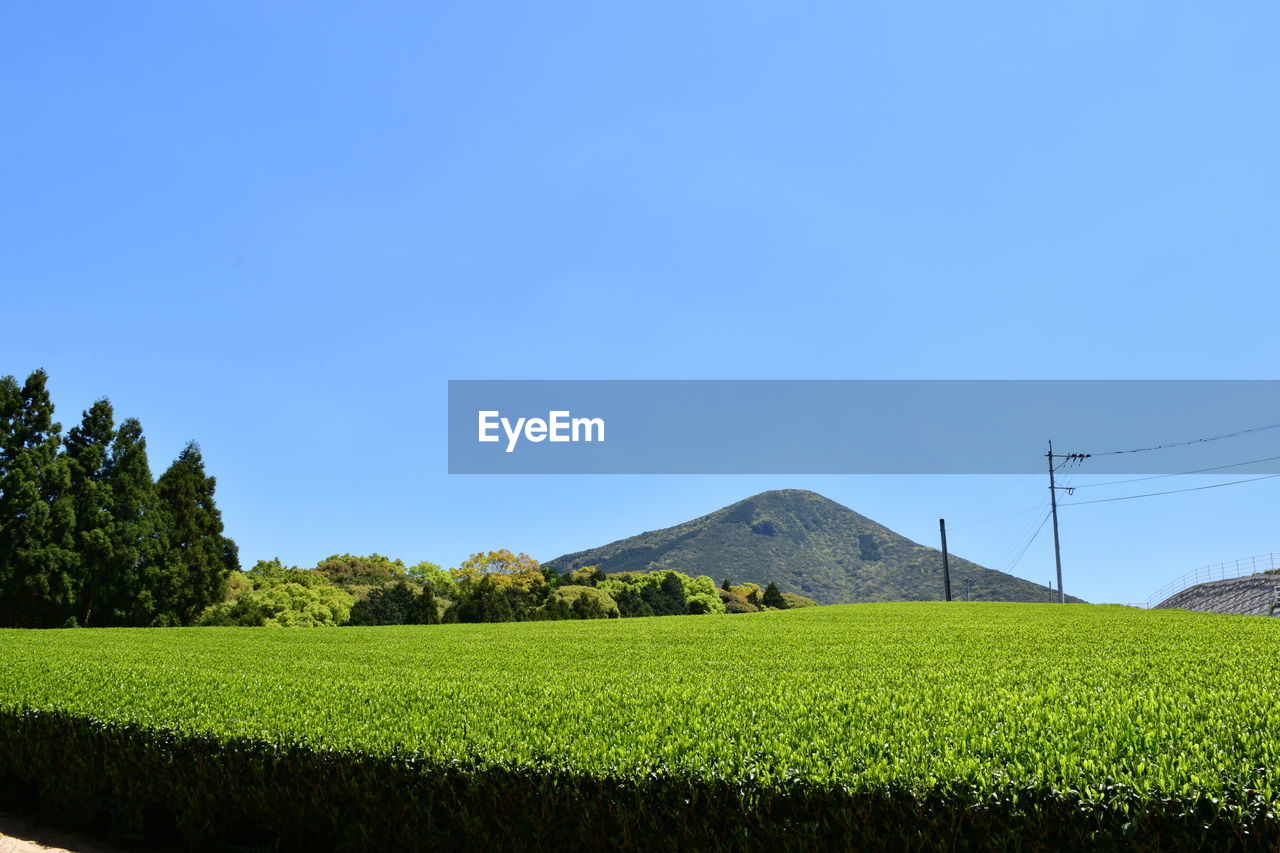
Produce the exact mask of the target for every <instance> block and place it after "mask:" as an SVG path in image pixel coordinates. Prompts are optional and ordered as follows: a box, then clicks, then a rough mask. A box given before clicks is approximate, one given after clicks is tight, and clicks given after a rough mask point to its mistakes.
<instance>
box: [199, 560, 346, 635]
mask: <svg viewBox="0 0 1280 853" xmlns="http://www.w3.org/2000/svg"><path fill="white" fill-rule="evenodd" d="M227 587H228V597H227V599H226V600H225V601H222V602H221V603H219V604H216V605H213V606H211V607H209V608H207V609H206V610H205V611H204V613H203V614H201V616H200V618H199V620H198V623H197V624H199V625H202V626H205V627H231V626H235V627H250V628H252V627H264V626H265V627H278V628H319V627H334V626H337V625H341V624H343V623H345V622H346V621H347V620H348V619H349V618H350V616H351V610H352V607H353V605H354V604H355V599H354V598H353V597H352V596H351V595H350V594H349V593H347V592H346V591H344V590H342V589H339V588H338V587H336V586H334V585H333V584H331V583H330V582H329V579H328V578H327V577H325V576H324V575H321V574H319V573H318V572H314V571H311V570H308V569H298V568H286V567H285V565H284V564H283V563H281V562H280V560H279V559H278V558H277V559H274V560H259V561H258V563H257V564H256V565H254V567H253V568H252V569H250V570H249V571H247V572H236V573H234V574H233V575H232V576H231V577H230V578H229V579H228V581H227Z"/></svg>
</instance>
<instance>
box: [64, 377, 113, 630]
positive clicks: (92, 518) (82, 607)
mask: <svg viewBox="0 0 1280 853" xmlns="http://www.w3.org/2000/svg"><path fill="white" fill-rule="evenodd" d="M114 438H115V413H114V412H113V411H112V408H111V402H110V401H109V400H106V399H102V400H99V401H97V402H96V403H94V404H93V406H92V407H90V408H89V410H88V411H86V412H85V413H84V416H83V418H82V420H81V422H80V425H79V426H75V427H72V428H71V432H69V433H68V434H67V440H66V442H65V446H66V457H67V463H68V469H69V476H70V490H69V492H68V494H69V495H70V498H71V502H72V506H73V508H74V509H75V550H76V565H75V582H76V614H75V615H76V620H77V621H78V622H79V623H80V624H81V625H84V626H87V625H89V624H90V623H91V620H92V619H93V616H94V607H95V606H97V605H98V604H100V603H101V601H102V591H103V589H104V587H105V586H107V585H108V584H109V583H110V572H111V567H110V556H111V531H112V527H113V515H112V512H113V501H112V499H111V484H110V483H109V482H107V471H108V463H109V462H110V454H111V442H112V440H113V439H114Z"/></svg>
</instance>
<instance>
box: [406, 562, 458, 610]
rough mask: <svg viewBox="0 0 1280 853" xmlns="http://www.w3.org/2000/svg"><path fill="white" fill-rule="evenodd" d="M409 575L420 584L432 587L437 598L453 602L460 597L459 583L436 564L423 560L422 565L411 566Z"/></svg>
mask: <svg viewBox="0 0 1280 853" xmlns="http://www.w3.org/2000/svg"><path fill="white" fill-rule="evenodd" d="M408 575H409V577H410V579H412V580H414V581H416V582H418V583H419V584H422V585H423V586H429V587H431V591H432V592H433V593H434V594H435V596H436V598H444V599H449V600H452V599H454V598H457V597H458V582H457V581H456V580H454V579H453V575H451V574H450V573H449V572H446V571H445V570H444V569H442V568H440V567H439V566H437V565H436V564H435V563H429V562H427V561H426V560H423V561H422V562H421V563H418V564H416V565H413V566H410V567H409V570H408Z"/></svg>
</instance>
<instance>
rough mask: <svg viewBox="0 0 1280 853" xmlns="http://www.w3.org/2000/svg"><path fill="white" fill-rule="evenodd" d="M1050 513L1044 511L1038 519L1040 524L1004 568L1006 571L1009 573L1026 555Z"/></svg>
mask: <svg viewBox="0 0 1280 853" xmlns="http://www.w3.org/2000/svg"><path fill="white" fill-rule="evenodd" d="M1051 515H1053V513H1051V512H1046V513H1045V514H1044V518H1042V519H1040V526H1039V527H1037V528H1036V532H1035V533H1032V534H1031V538H1030V539H1028V540H1027V544H1026V545H1023V546H1022V550H1021V551H1020V552H1018V556H1017V557H1015V558H1014V560H1013V562H1012V563H1010V564H1009V568H1007V569H1005V572H1006V573H1011V572H1012V571H1013V569H1014V567H1016V566H1017V565H1018V563H1020V562H1022V558H1023V557H1024V556H1025V555H1026V553H1027V551H1029V550H1031V544H1032V543H1033V542H1035V541H1036V538H1037V537H1038V536H1039V535H1040V531H1041V530H1044V525H1045V522H1047V521H1048V520H1049V516H1051Z"/></svg>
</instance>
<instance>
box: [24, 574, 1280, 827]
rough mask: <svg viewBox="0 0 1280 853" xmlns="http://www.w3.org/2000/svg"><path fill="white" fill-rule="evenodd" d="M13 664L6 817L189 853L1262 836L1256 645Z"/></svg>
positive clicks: (574, 649)
mask: <svg viewBox="0 0 1280 853" xmlns="http://www.w3.org/2000/svg"><path fill="white" fill-rule="evenodd" d="M246 574H251V573H246ZM299 586H301V585H300V584H299ZM428 632H429V633H428ZM0 647H3V648H4V650H5V669H4V674H3V677H0V806H4V807H6V808H21V809H22V810H33V811H34V810H39V811H45V812H49V813H53V814H60V815H63V816H66V817H71V818H76V817H79V818H81V819H83V820H89V821H95V822H97V821H103V822H105V821H112V822H113V823H112V824H111V826H110V828H111V829H112V830H113V831H117V832H121V833H125V834H130V835H134V836H145V835H147V834H148V833H158V834H163V833H164V832H166V831H173V832H176V833H177V834H178V835H179V837H180V838H181V839H182V841H183V843H184V846H188V847H193V848H204V849H208V848H215V847H216V848H223V847H227V846H231V845H239V846H256V847H265V848H269V849H274V848H276V847H279V846H288V847H293V848H298V849H351V850H359V849H415V848H424V847H425V848H441V849H460V848H485V849H497V848H501V849H517V848H529V847H535V846H536V847H541V848H543V849H545V848H547V847H551V846H559V847H564V848H566V849H584V848H597V847H600V846H601V842H600V839H610V840H611V841H612V842H614V843H612V844H610V845H609V846H617V847H623V848H629V849H642V848H652V847H653V846H655V839H658V840H660V846H663V847H664V848H668V849H713V848H714V849H725V848H732V849H746V848H749V849H782V848H791V849H829V848H831V847H833V846H834V847H838V848H840V849H861V848H868V849H920V848H926V849H935V848H945V849H953V848H954V849H975V848H978V849H1028V850H1056V849H1170V850H1172V849H1228V848H1229V849H1242V848H1243V849H1260V850H1261V849H1274V846H1275V841H1276V838H1277V837H1280V822H1278V821H1277V818H1276V814H1277V811H1278V809H1280V789H1278V788H1277V787H1276V786H1275V783H1274V779H1273V768H1275V767H1277V766H1280V716H1277V715H1276V714H1275V713H1274V712H1273V711H1274V704H1275V703H1274V687H1273V686H1274V684H1275V683H1276V682H1277V681H1278V680H1280V631H1278V630H1277V625H1276V624H1275V622H1274V621H1273V620H1268V619H1260V618H1250V617H1224V616H1215V615H1211V614H1192V613H1185V612H1178V611H1139V610H1134V609H1130V608H1122V607H1115V606H1108V607H1092V606H1072V607H1063V606H1061V605H1050V604H1040V605H1034V604H1033V605H1008V604H952V605H944V604H940V603H912V604H867V605H852V606H842V607H822V608H807V609H803V610H798V611H786V612H771V613H765V614H761V615H759V616H758V617H756V618H752V619H644V620H583V621H576V620H575V621H564V622H547V623H532V624H511V625H456V626H451V627H445V628H439V627H435V628H415V627H399V628H396V627H390V628H377V629H372V628H371V629H365V628H350V629H346V630H343V631H313V632H256V631H231V630H217V629H212V630H184V629H173V630H149V631H143V630H127V629H126V630H119V631H109V632H93V631H57V632H41V633H36V632H22V631H8V632H0ZM780 661H785V663H780ZM788 664H789V665H788ZM495 815H500V816H501V817H500V819H497V818H495Z"/></svg>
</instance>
